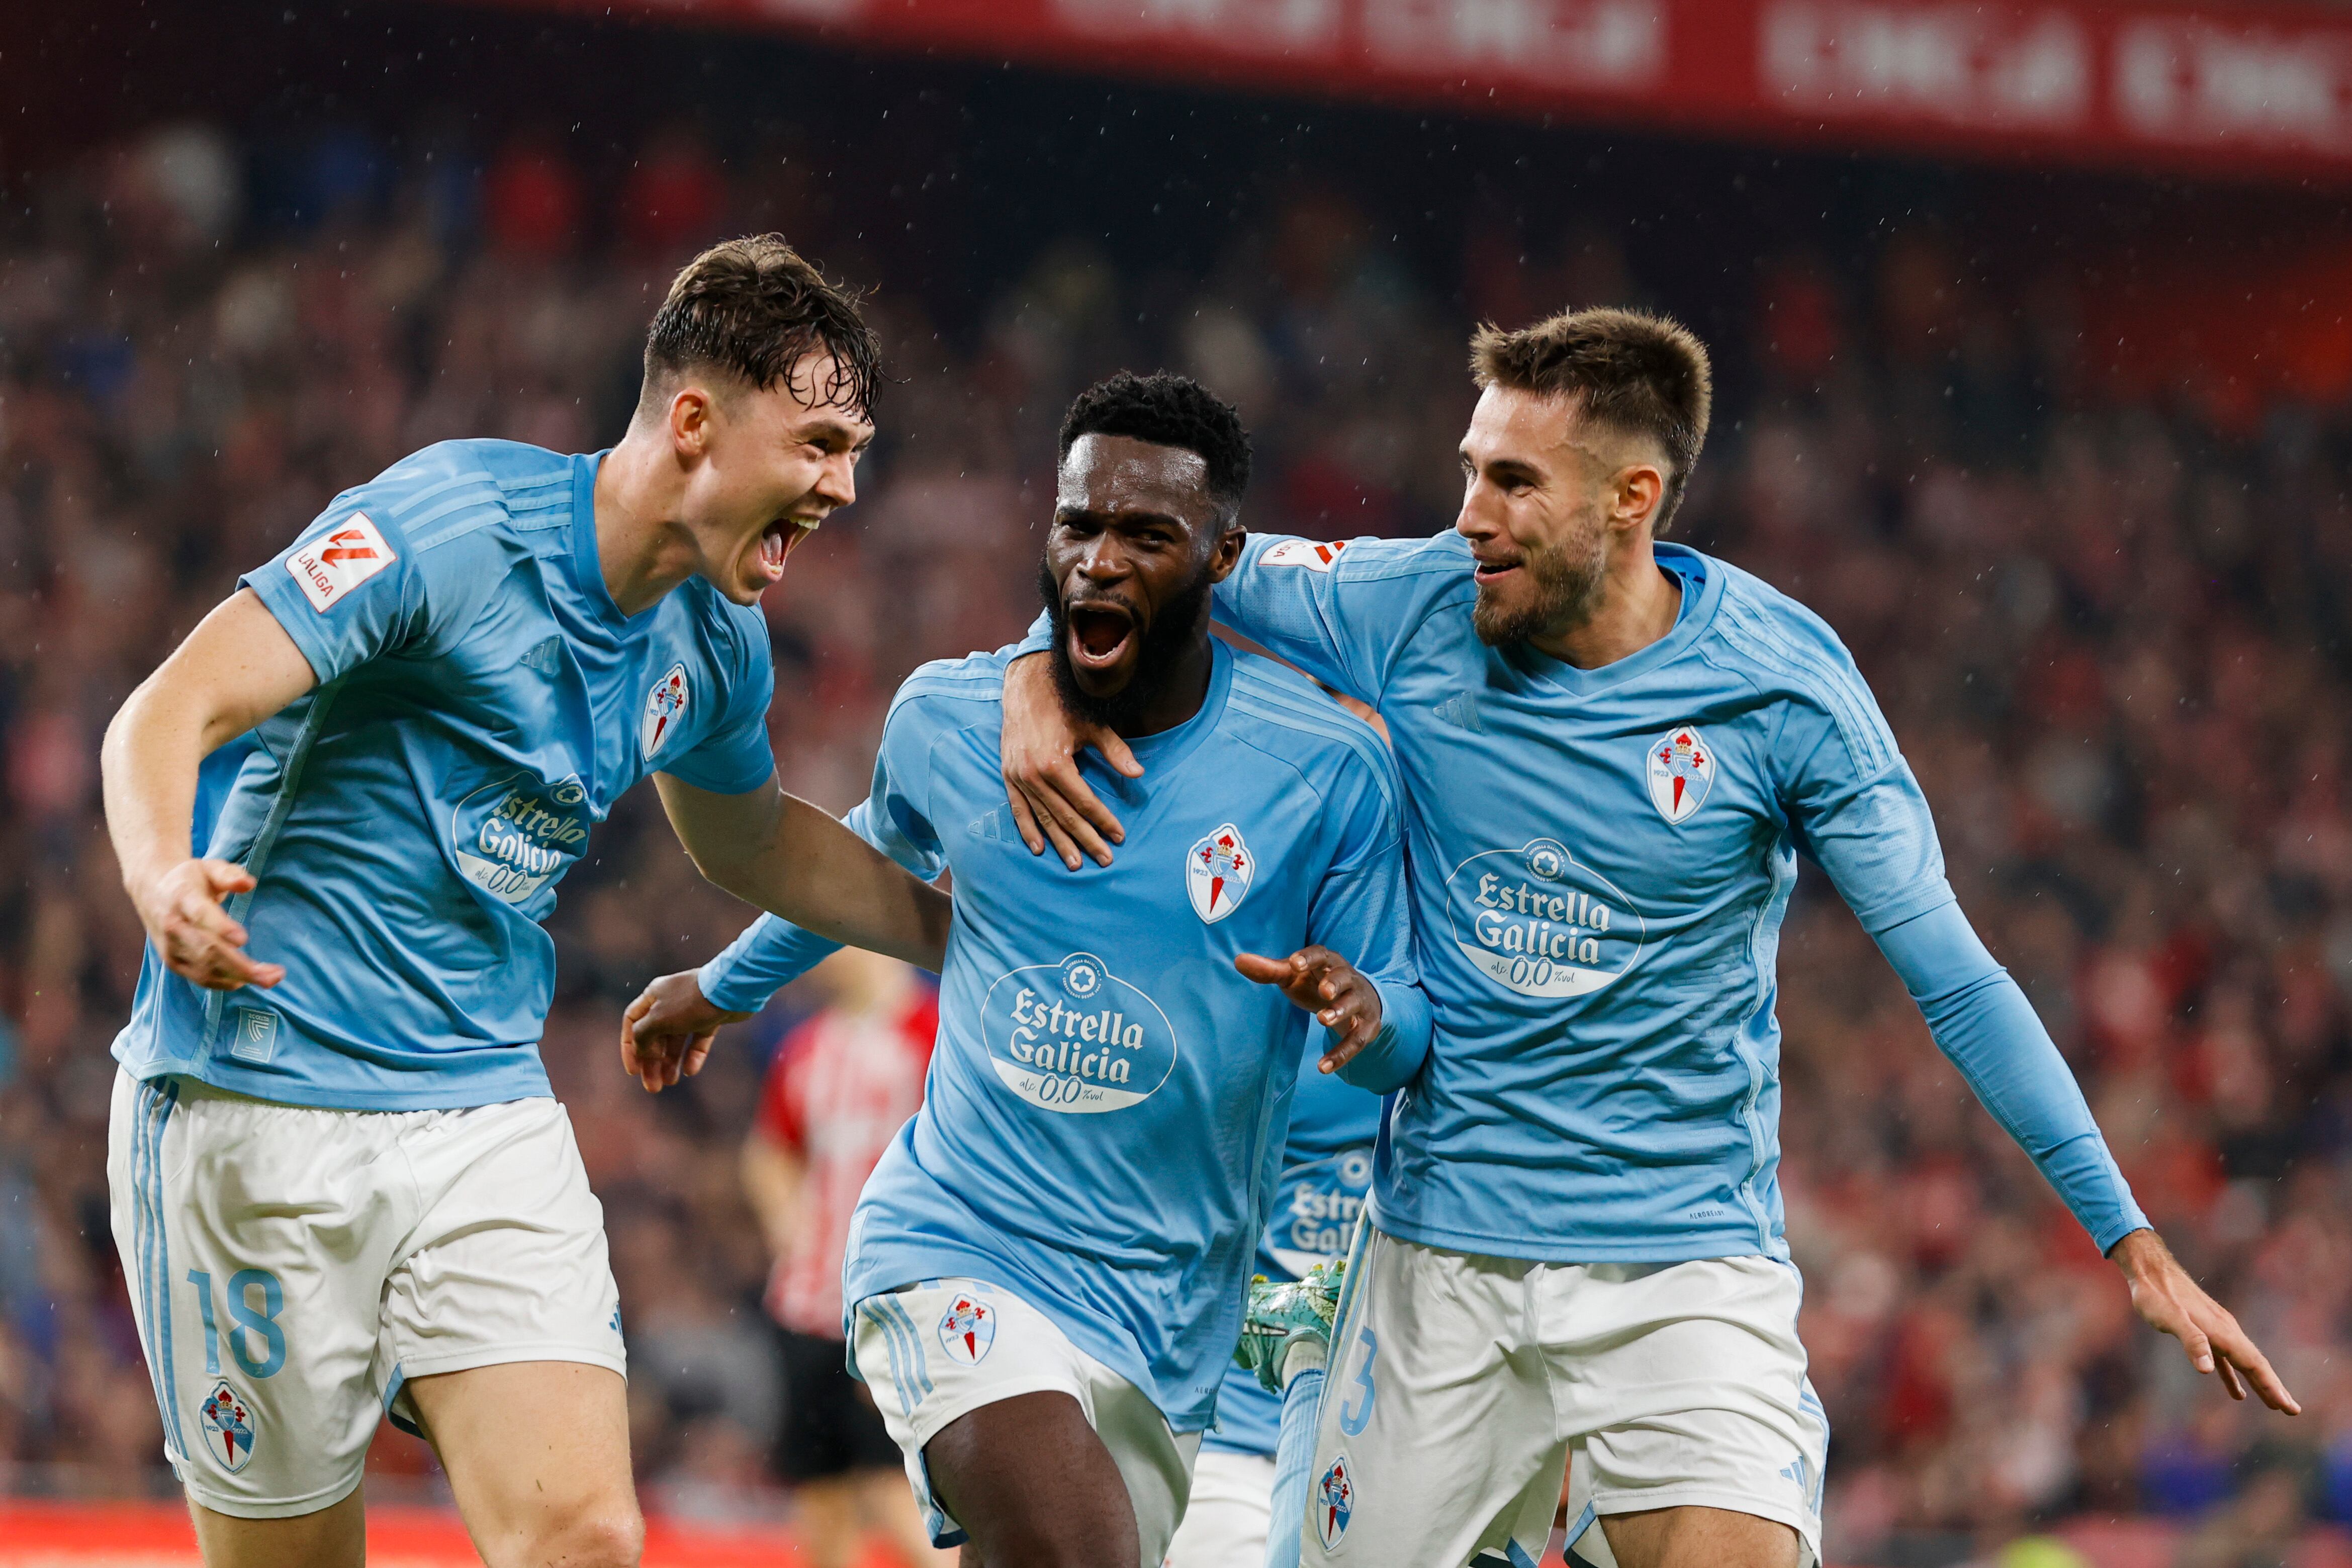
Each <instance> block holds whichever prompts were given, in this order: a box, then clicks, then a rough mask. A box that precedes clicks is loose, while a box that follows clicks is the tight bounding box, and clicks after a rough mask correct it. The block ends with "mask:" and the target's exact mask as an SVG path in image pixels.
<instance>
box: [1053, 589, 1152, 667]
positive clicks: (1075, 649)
mask: <svg viewBox="0 0 2352 1568" xmlns="http://www.w3.org/2000/svg"><path fill="white" fill-rule="evenodd" d="M1066 619H1067V621H1068V623H1069V628H1070V632H1069V644H1070V645H1069V655H1070V663H1071V664H1072V665H1074V666H1075V667H1076V668H1078V669H1081V670H1087V671H1108V670H1110V669H1112V668H1114V667H1116V666H1117V665H1118V663H1119V661H1120V660H1121V659H1122V658H1124V657H1125V656H1126V653H1127V651H1128V645H1129V643H1133V642H1134V641H1135V614H1134V612H1132V611H1130V610H1129V609H1128V607H1127V606H1126V605H1124V604H1121V603H1119V602H1118V601H1116V600H1109V599H1086V600H1080V601H1077V602H1076V603H1074V604H1072V605H1070V606H1069V608H1068V610H1067V612H1066Z"/></svg>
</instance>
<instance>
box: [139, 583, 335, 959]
mask: <svg viewBox="0 0 2352 1568" xmlns="http://www.w3.org/2000/svg"><path fill="white" fill-rule="evenodd" d="M315 684H316V677H315V676H314V675H313V674H311V670H310V662H309V661H308V660H306V659H304V658H303V656H302V653H301V650H300V649H299V648H297V647H296V646H295V645H294V640H293V639H292V638H290V637H289V636H288V635H287V634H286V632H285V629H284V628H283V627H281V626H279V625H278V620H277V618H276V617H275V616H273V615H272V614H270V612H269V611H268V609H267V608H266V607H264V606H263V604H262V602H261V601H260V600H259V599H258V598H257V597H256V596H255V594H254V592H253V591H252V590H251V589H239V590H238V591H236V593H235V594H233V595H231V596H230V597H229V598H228V599H227V600H226V601H223V602H222V603H221V604H220V605H218V606H217V607H216V608H215V610H214V611H213V612H212V613H211V614H209V615H207V616H205V618H204V620H203V621H202V622H200V623H199V624H198V625H197V627H196V629H195V630H194V632H190V633H188V637H187V640H186V641H185V642H184V643H181V644H180V645H179V647H177V648H176V649H174V650H173V653H172V656H171V657H170V658H168V659H165V660H164V661H163V664H162V665H161V666H160V667H158V668H157V670H156V671H155V673H154V674H152V675H150V676H148V677H147V679H146V680H144V681H143V682H142V683H141V684H140V685H139V688H138V689H137V690H136V691H134V692H132V693H131V695H130V697H129V698H128V699H126V700H125V701H124V703H123V705H122V707H121V711H119V712H117V713H116V714H115V716H114V721H113V722H112V723H111V724H110V725H108V726H107V727H106V743H105V745H104V747H102V748H101V749H100V753H99V765H100V772H101V774H102V776H103V778H104V780H105V786H106V826H107V832H108V834H109V836H110V838H111V839H112V840H113V841H114V856H115V860H116V861H117V862H118V863H119V864H120V865H121V868H122V885H123V889H124V891H125V892H127V893H129V894H130V895H131V906H132V907H133V908H135V909H137V910H138V911H139V920H140V924H141V925H144V926H145V927H146V928H147V939H148V940H149V941H150V942H152V943H153V944H154V946H155V951H156V953H157V955H158V956H161V957H162V959H163V963H164V964H165V965H166V966H168V967H170V969H171V970H172V972H173V974H176V975H178V976H180V977H183V978H184V979H187V980H190V981H193V982H194V983H195V984H196V985H199V986H203V987H205V988H208V989H212V990H219V991H233V990H236V988H238V987H240V986H247V985H253V986H263V987H268V986H274V985H276V984H277V983H278V981H279V980H281V979H283V978H284V977H285V974H286V971H285V970H284V969H283V968H282V967H279V966H278V965H276V964H271V963H267V962H263V961H261V960H259V959H257V958H255V957H253V956H250V955H248V954H247V952H246V951H245V943H246V932H245V927H244V926H242V925H239V924H237V922H236V921H235V920H232V919H231V918H229V915H228V913H227V911H226V910H225V909H224V908H222V902H223V901H224V900H225V899H227V898H229V897H231V896H233V895H235V894H239V893H243V892H245V891H246V890H247V889H248V888H250V887H252V886H253V878H252V876H251V875H250V874H249V873H247V871H246V869H245V868H244V867H243V866H240V865H235V864H232V863H231V862H227V861H220V860H210V859H206V858H204V857H201V856H192V855H191V854H189V852H188V835H189V824H190V822H191V821H192V820H193V819H194V814H195V800H196V766H197V764H199V763H201V762H202V761H203V760H204V759H205V757H206V756H207V755H208V754H210V753H211V752H213V751H214V750H215V749H217V748H218V747H220V746H221V745H222V744H223V743H225V742H226V741H229V740H233V739H235V738H236V737H237V736H240V735H243V734H244V733H245V732H246V731H247V730H248V729H251V728H252V727H254V726H255V725H257V724H259V723H260V722H261V721H262V720H263V719H266V718H268V717H269V716H271V715H272V714H274V713H276V712H278V709H280V708H282V707H284V706H286V705H287V704H289V703H290V702H292V701H294V700H295V699H296V698H297V697H299V696H300V695H302V694H304V693H305V692H307V691H309V690H310V688H311V686H312V685H315Z"/></svg>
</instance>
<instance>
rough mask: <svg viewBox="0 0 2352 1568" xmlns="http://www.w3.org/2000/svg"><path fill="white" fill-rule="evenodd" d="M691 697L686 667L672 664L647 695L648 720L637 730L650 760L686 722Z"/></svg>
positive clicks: (642, 750)
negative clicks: (672, 732)
mask: <svg viewBox="0 0 2352 1568" xmlns="http://www.w3.org/2000/svg"><path fill="white" fill-rule="evenodd" d="M688 695H689V690H688V686H687V684H686V665H685V664H672V665H671V666H670V667H669V670H668V672H667V674H664V675H663V676H662V678H661V679H660V680H657V681H656V682H655V683H654V689H653V690H651V691H649V692H647V693H646V712H645V717H644V718H643V719H642V720H641V721H640V722H639V724H638V726H637V747H638V749H639V750H640V751H641V752H642V753H643V754H644V756H645V757H646V758H647V759H648V760H650V759H651V758H652V757H653V754H654V753H655V752H656V751H659V750H660V749H661V748H662V742H663V741H665V740H667V739H668V738H669V732H670V731H671V730H674V729H677V728H678V727H680V726H681V725H682V724H684V722H685V720H686V699H687V697H688Z"/></svg>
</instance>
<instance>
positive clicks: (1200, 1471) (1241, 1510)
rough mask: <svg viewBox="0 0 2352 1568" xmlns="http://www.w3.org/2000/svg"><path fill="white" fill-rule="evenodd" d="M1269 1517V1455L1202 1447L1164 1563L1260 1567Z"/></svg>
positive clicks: (1170, 1567)
mask: <svg viewBox="0 0 2352 1568" xmlns="http://www.w3.org/2000/svg"><path fill="white" fill-rule="evenodd" d="M1273 1517H1274V1456H1273V1455H1271V1454H1242V1453H1236V1452H1234V1450H1233V1449H1231V1448H1203V1449H1202V1450H1201V1457H1200V1458H1199V1459H1198V1460H1196V1461H1195V1462H1194V1463H1193V1466H1192V1503H1191V1504H1190V1505H1189V1506H1188V1507H1187V1508H1186V1509H1185V1510H1184V1522H1183V1523H1181V1524H1180V1525H1178V1526H1177V1527H1176V1539H1175V1540H1173V1541H1171V1542H1169V1543H1168V1562H1167V1564H1166V1568H1265V1534H1266V1525H1267V1522H1268V1521H1270V1520H1271V1519H1272V1518H1273Z"/></svg>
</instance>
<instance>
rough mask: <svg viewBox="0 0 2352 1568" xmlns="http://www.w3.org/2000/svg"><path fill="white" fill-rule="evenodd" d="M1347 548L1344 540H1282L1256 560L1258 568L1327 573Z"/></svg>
mask: <svg viewBox="0 0 2352 1568" xmlns="http://www.w3.org/2000/svg"><path fill="white" fill-rule="evenodd" d="M1347 548H1348V541H1347V540H1346V539H1333V540H1331V541H1330V542H1329V543H1328V544H1327V543H1325V542H1324V541H1323V540H1321V539H1284V540H1283V541H1282V542H1281V543H1280V544H1277V545H1276V546H1275V547H1274V548H1273V549H1269V550H1267V551H1266V552H1265V555H1263V556H1261V557H1259V558H1258V564H1259V565H1260V566H1303V567H1305V568H1306V569H1307V570H1309V571H1328V570H1331V568H1332V565H1333V563H1335V562H1337V561H1338V560H1339V552H1340V551H1341V550H1343V549H1347Z"/></svg>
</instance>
